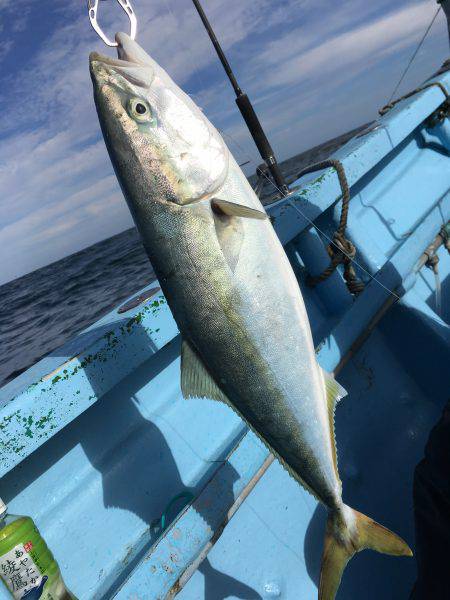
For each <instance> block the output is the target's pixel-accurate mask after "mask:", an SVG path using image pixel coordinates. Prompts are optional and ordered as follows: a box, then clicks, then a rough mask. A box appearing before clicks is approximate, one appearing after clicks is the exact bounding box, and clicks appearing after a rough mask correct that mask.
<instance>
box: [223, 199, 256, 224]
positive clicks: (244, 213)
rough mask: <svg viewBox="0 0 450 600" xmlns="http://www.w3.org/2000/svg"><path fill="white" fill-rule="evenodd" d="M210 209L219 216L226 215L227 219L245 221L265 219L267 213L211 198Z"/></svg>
mask: <svg viewBox="0 0 450 600" xmlns="http://www.w3.org/2000/svg"><path fill="white" fill-rule="evenodd" d="M211 208H212V209H213V210H214V211H215V212H218V213H219V214H220V213H221V214H224V215H227V216H228V217H244V218H247V219H260V220H263V219H267V218H268V217H267V213H266V212H265V211H264V210H257V209H256V208H250V207H249V206H244V205H243V204H236V203H235V202H229V201H228V200H221V199H220V198H213V199H212V200H211Z"/></svg>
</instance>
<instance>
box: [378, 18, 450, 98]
mask: <svg viewBox="0 0 450 600" xmlns="http://www.w3.org/2000/svg"><path fill="white" fill-rule="evenodd" d="M441 8H442V6H439V8H438V9H437V11H436V12H435V14H434V17H433V18H432V19H431V22H430V24H429V25H428V27H427V29H426V30H425V33H424V34H423V36H422V39H421V40H420V42H419V43H418V45H417V48H416V49H415V50H414V52H413V54H412V56H411V58H410V59H409V62H408V64H407V65H406V68H405V70H404V71H403V73H402V76H401V77H400V79H399V80H398V83H397V85H396V86H395V88H394V91H393V92H392V94H391V97H390V98H389V100H388V102H387V104H390V103H391V102H392V99H393V97H394V96H395V94H396V92H397V90H398V88H399V87H400V86H401V84H402V81H403V80H404V78H405V76H406V73H407V72H408V71H409V68H410V67H411V65H412V64H413V62H414V59H415V58H416V56H417V54H418V52H419V50H420V49H421V48H422V44H423V43H424V41H425V38H426V37H427V35H428V34H429V32H430V29H431V28H432V27H433V24H434V22H435V21H436V18H437V16H438V14H439V11H440V10H441Z"/></svg>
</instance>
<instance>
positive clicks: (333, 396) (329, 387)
mask: <svg viewBox="0 0 450 600" xmlns="http://www.w3.org/2000/svg"><path fill="white" fill-rule="evenodd" d="M322 375H323V379H324V383H325V390H326V398H327V409H328V419H329V421H330V437H331V451H332V453H333V464H334V470H335V473H336V477H337V478H338V479H339V482H340V478H339V472H338V464H337V451H336V439H335V435H334V413H335V410H336V404H337V403H338V402H339V400H342V398H344V396H346V395H347V392H346V390H345V389H344V388H343V387H342V386H341V384H340V383H338V382H337V381H336V379H335V378H334V376H333V374H332V373H328V371H325V370H323V369H322Z"/></svg>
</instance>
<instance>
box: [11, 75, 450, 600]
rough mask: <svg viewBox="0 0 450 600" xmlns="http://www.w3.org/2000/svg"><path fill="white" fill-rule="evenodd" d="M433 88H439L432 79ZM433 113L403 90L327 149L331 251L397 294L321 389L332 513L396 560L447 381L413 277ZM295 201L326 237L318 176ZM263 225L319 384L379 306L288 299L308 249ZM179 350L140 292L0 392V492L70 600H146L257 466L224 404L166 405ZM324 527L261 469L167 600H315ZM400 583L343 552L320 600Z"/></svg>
mask: <svg viewBox="0 0 450 600" xmlns="http://www.w3.org/2000/svg"><path fill="white" fill-rule="evenodd" d="M440 80H441V81H442V82H443V83H444V84H445V85H446V86H447V88H449V87H450V76H449V75H443V76H441V77H440ZM443 99H444V96H443V94H442V92H441V90H439V89H438V88H437V87H434V88H430V89H427V90H426V91H424V92H421V93H420V94H418V95H417V96H414V97H412V98H410V99H408V100H406V101H404V102H402V103H400V104H399V105H398V106H397V107H396V108H394V109H393V110H392V111H391V112H390V113H388V114H387V115H386V116H385V117H384V118H382V119H381V120H380V122H379V125H378V127H376V128H375V129H372V130H370V131H368V132H367V133H366V134H365V135H362V136H361V135H360V136H359V137H357V138H355V139H354V140H352V141H350V142H349V143H348V144H347V145H346V146H345V147H344V148H342V149H341V150H340V151H339V152H338V153H337V157H338V158H339V159H340V160H342V162H343V163H344V165H345V168H346V171H347V174H348V178H349V181H350V183H351V191H352V202H351V208H350V213H349V227H348V235H349V237H350V238H351V239H352V240H353V242H354V243H355V245H356V246H357V248H358V255H357V257H358V261H359V262H360V263H361V264H362V265H363V267H364V269H365V270H367V271H368V272H369V273H371V274H372V275H374V276H376V278H377V279H378V280H379V282H381V283H383V285H385V286H386V287H388V288H390V289H395V290H396V292H397V293H398V294H399V295H400V296H401V297H402V299H401V302H399V303H398V304H397V305H395V306H394V307H393V308H391V309H390V310H389V311H388V313H387V314H386V315H385V316H384V317H383V319H382V320H381V321H380V323H379V324H378V325H377V327H376V328H375V330H374V331H373V332H372V335H371V336H370V338H369V339H368V340H367V341H366V342H365V343H364V345H363V346H362V347H361V349H360V350H359V351H358V352H357V353H356V354H355V356H354V357H353V358H352V359H351V360H350V361H349V362H348V363H347V364H346V366H345V367H344V369H343V370H342V372H341V373H340V375H339V380H340V382H341V383H342V384H343V385H344V386H345V387H346V389H347V390H348V392H349V396H348V397H347V398H346V399H345V401H343V402H342V403H341V404H340V406H339V408H338V410H337V413H336V429H337V431H336V435H337V441H338V452H339V465H340V472H341V477H342V480H343V483H344V498H345V500H346V502H347V503H349V504H351V505H352V506H354V507H355V508H357V509H359V510H362V511H363V512H365V513H366V514H369V515H370V516H371V517H373V518H376V519H377V520H379V521H380V522H382V523H383V524H384V525H386V526H388V527H390V528H392V529H393V530H394V531H396V532H398V533H399V534H400V535H402V536H403V537H405V539H407V540H408V542H410V543H411V544H413V542H414V536H413V519H412V499H411V484H412V476H413V470H414V466H415V464H416V463H417V462H418V461H419V460H420V457H421V455H422V452H423V446H424V443H425V441H426V439H427V436H428V433H429V430H430V428H431V426H432V425H433V424H434V422H435V421H436V420H437V418H438V416H439V414H440V410H441V408H442V406H443V403H444V402H445V401H446V400H447V399H448V389H449V383H450V381H449V374H448V369H447V368H446V366H447V365H448V364H449V359H450V344H449V342H450V332H449V322H450V312H449V310H450V309H449V306H450V302H449V299H450V287H449V286H450V284H449V282H450V260H449V256H448V254H447V252H446V250H445V249H444V248H441V249H440V250H439V253H438V254H439V257H440V259H441V260H440V267H439V268H440V277H441V281H442V307H443V310H442V313H441V315H437V314H436V311H435V308H436V304H435V296H434V293H435V292H434V286H435V282H434V276H433V274H432V273H431V271H429V270H428V269H426V268H423V269H421V270H420V271H419V272H417V270H416V268H415V267H416V264H417V261H418V259H419V257H420V255H421V254H422V252H423V251H424V249H425V247H426V246H427V245H428V244H429V243H430V242H431V241H432V240H433V239H434V237H435V236H436V234H437V233H438V231H439V229H440V227H441V225H442V224H443V223H445V222H447V221H448V220H449V218H450V196H449V189H450V169H449V161H450V159H449V150H450V144H449V140H450V134H449V126H448V120H446V121H444V122H443V123H441V124H439V125H437V126H436V127H434V128H432V129H430V128H428V129H427V127H426V126H425V124H424V121H425V120H426V119H427V117H428V116H429V115H430V114H431V113H432V112H433V111H434V110H435V109H436V108H437V107H438V106H439V105H440V104H441V103H442V101H443ZM297 185H298V188H299V189H297V191H296V192H295V194H294V195H293V197H292V199H293V201H294V203H295V204H296V206H297V207H298V209H299V210H301V211H302V212H303V213H304V214H305V215H306V216H307V217H308V218H310V219H311V218H313V219H317V224H318V225H319V227H320V228H321V230H322V231H325V232H326V233H327V235H329V234H331V233H332V232H333V231H334V229H335V227H336V222H337V219H338V217H339V209H340V205H339V202H337V200H338V198H339V187H338V183H337V177H336V175H335V173H334V172H333V171H332V170H326V171H325V172H323V173H318V174H316V175H309V176H307V177H305V178H304V181H300V182H297ZM269 212H270V213H271V215H272V216H273V217H274V226H275V228H276V230H277V233H278V234H279V236H280V238H281V240H282V241H283V243H284V244H285V247H286V251H287V253H288V255H289V258H290V260H291V262H292V264H293V267H294V269H295V271H296V273H297V275H298V278H299V281H300V284H301V286H302V290H303V292H304V297H305V301H306V304H307V308H308V313H309V316H310V321H311V326H312V329H313V334H314V338H315V342H316V345H317V350H318V357H319V361H320V362H321V364H322V365H323V366H324V367H325V368H327V369H329V370H331V369H334V368H335V367H336V365H337V364H338V363H339V362H340V360H341V359H342V358H343V357H344V356H345V355H346V354H347V353H348V351H349V350H350V349H351V347H352V344H353V343H354V341H355V339H356V338H357V337H358V336H360V335H361V334H363V333H364V331H365V330H366V328H367V326H368V324H369V323H370V321H371V320H372V319H373V317H374V316H375V315H376V313H377V312H378V311H379V310H380V309H381V308H382V307H383V305H384V304H385V302H386V300H387V299H388V297H389V293H388V292H386V290H385V289H383V288H382V287H381V286H380V285H379V284H378V283H377V282H375V281H373V280H371V279H370V277H369V276H368V275H367V273H365V272H364V271H361V272H360V273H359V275H361V277H362V278H363V279H364V280H366V282H367V287H366V290H365V291H364V292H363V294H361V296H360V297H359V298H358V299H357V300H353V299H352V298H351V297H350V296H349V294H348V292H347V290H346V288H345V285H344V283H343V281H342V278H341V276H340V275H339V274H335V275H333V277H332V278H330V280H329V281H327V282H326V283H324V284H322V285H320V286H318V287H317V288H316V289H314V290H312V289H310V288H308V287H307V286H305V285H304V278H305V274H306V270H309V271H310V272H312V273H318V272H320V271H321V269H322V268H323V267H324V266H325V265H326V264H327V254H326V249H325V245H324V243H323V242H324V240H323V238H322V236H321V235H319V234H318V233H317V232H316V231H315V230H313V229H311V227H310V224H309V222H308V220H307V219H305V218H303V217H302V216H301V215H300V214H298V212H297V211H295V210H294V209H293V208H292V207H291V206H290V205H289V204H287V203H286V202H285V201H281V202H279V203H277V204H276V205H274V206H272V207H271V208H270V209H269ZM325 242H326V240H325ZM154 286H155V284H152V285H151V286H150V287H154ZM179 344H180V340H179V337H178V332H177V329H176V326H175V323H174V321H173V319H172V316H171V314H170V311H169V310H168V308H167V304H166V303H165V300H164V298H163V296H162V295H161V294H160V293H158V292H157V293H156V294H155V296H153V297H152V298H151V299H150V300H149V301H148V302H147V304H146V305H145V306H141V307H138V308H137V309H134V310H133V311H130V312H129V313H125V314H123V315H119V314H117V312H116V311H114V312H113V313H111V314H109V315H107V316H105V317H104V318H103V319H102V320H101V321H99V322H97V323H95V324H94V325H93V326H91V327H90V328H89V329H88V330H86V331H85V332H83V333H82V334H80V335H79V336H78V337H77V338H76V339H74V340H73V341H72V342H71V343H70V344H68V345H66V346H64V347H63V348H60V349H58V350H56V351H55V352H53V353H52V355H51V356H49V357H47V358H46V359H44V360H43V361H40V363H38V364H37V365H35V366H34V367H33V368H32V369H30V370H29V371H27V372H26V373H24V374H23V375H21V376H20V377H19V378H17V379H16V380H15V381H13V382H11V383H10V384H8V385H7V386H5V387H4V388H3V389H2V390H0V449H1V458H0V471H1V475H2V482H1V496H2V497H3V498H4V499H5V500H6V501H8V502H9V504H10V508H11V511H12V512H15V513H17V514H27V515H31V516H32V517H33V518H34V519H35V521H36V523H37V524H38V526H39V528H40V529H41V531H42V533H43V535H44V537H45V538H46V540H47V542H48V544H49V546H50V547H51V548H52V550H53V551H54V553H55V556H56V558H57V559H58V561H59V563H60V566H61V568H62V571H63V573H64V577H65V579H66V581H67V584H68V585H69V587H70V588H71V589H72V590H73V591H74V593H76V594H77V596H78V597H79V598H81V599H83V600H84V599H90V598H110V597H113V596H115V595H117V597H119V598H124V599H125V598H164V597H165V596H166V595H167V593H168V591H169V589H170V588H171V587H172V586H173V585H174V584H175V583H176V582H177V580H178V578H179V577H180V576H182V574H183V573H184V572H185V570H186V568H188V567H189V565H190V564H192V562H193V561H194V560H196V558H197V557H198V556H199V555H200V553H201V552H202V551H203V550H204V548H205V545H206V546H207V547H208V544H209V543H211V540H212V539H213V538H214V536H215V535H217V532H218V531H220V528H221V524H222V523H223V522H224V518H225V516H226V513H227V511H228V510H229V509H230V507H231V506H232V505H233V503H234V502H235V501H236V498H238V496H239V494H240V493H242V490H244V489H245V487H246V485H248V483H249V481H251V479H252V477H253V476H254V474H255V473H256V472H257V471H258V469H260V468H261V466H262V465H263V464H264V461H265V460H266V458H267V456H268V453H267V450H266V449H265V448H264V447H263V446H262V445H261V443H260V442H259V441H258V440H257V439H256V438H255V437H254V436H253V434H250V433H248V432H247V430H246V428H245V426H244V425H243V424H242V423H241V421H240V420H239V418H238V417H237V416H236V415H235V414H234V413H233V412H232V411H231V410H230V409H228V408H227V407H226V406H222V405H221V404H220V403H218V402H212V401H208V400H190V401H185V400H183V399H182V398H181V394H180V389H179ZM180 492H189V493H190V494H193V496H194V497H195V500H194V502H193V504H192V506H190V507H187V508H186V509H185V510H184V511H182V513H181V515H180V516H179V517H177V512H178V511H180V510H181V509H182V505H180V506H176V505H175V506H174V507H172V509H171V511H170V514H168V515H167V517H168V520H169V521H172V524H171V525H170V527H169V528H168V530H167V531H166V532H165V533H164V534H162V533H161V531H160V528H159V526H158V523H159V519H160V517H161V514H162V513H163V512H164V510H165V507H166V506H167V505H168V503H169V502H170V500H171V498H173V497H174V496H176V495H177V494H179V493H180ZM323 531H324V514H323V511H322V510H321V509H320V508H319V507H317V503H316V502H315V500H314V499H313V498H312V497H311V496H309V495H308V494H307V493H306V492H305V491H304V490H303V489H302V488H301V487H300V486H299V485H298V484H297V483H296V482H294V481H293V480H292V479H291V478H289V476H288V475H287V473H286V472H285V471H284V470H283V469H282V468H281V467H280V466H279V465H278V463H273V464H272V465H271V466H270V468H269V469H268V471H267V472H266V474H265V475H264V476H263V477H262V478H261V480H260V481H259V483H258V484H257V485H256V487H255V489H254V490H253V491H252V492H251V494H250V495H249V497H248V498H247V499H246V500H245V501H244V503H243V504H242V506H241V507H240V508H239V510H238V511H237V513H236V514H235V515H234V517H233V518H232V520H231V521H230V522H229V523H228V524H227V525H226V527H225V529H224V531H223V533H222V535H221V536H220V538H219V539H218V541H216V543H215V544H214V545H213V547H212V550H211V551H210V552H209V554H208V557H207V559H206V560H204V561H203V562H201V564H200V566H199V568H198V570H196V571H195V572H194V574H193V575H192V577H191V579H190V580H189V581H188V582H187V584H186V585H185V587H184V588H183V589H182V590H181V591H180V593H179V597H180V598H182V599H183V600H199V599H201V598H205V599H206V600H217V599H219V598H220V599H222V598H268V599H270V598H287V599H292V598H298V597H300V598H314V597H315V594H316V584H317V578H318V573H319V566H320V556H321V549H322V540H323ZM414 576H415V564H414V561H413V560H407V559H393V558H389V557H384V556H380V555H376V554H375V553H370V552H366V553H362V554H361V555H359V556H358V557H357V558H355V559H354V560H353V561H352V563H351V565H350V566H349V568H348V570H347V571H346V573H345V577H344V580H343V583H342V586H341V590H340V593H339V596H338V598H339V599H340V600H344V599H348V600H351V599H354V598H367V599H369V600H371V599H373V600H375V599H376V600H379V598H383V599H392V600H394V599H395V600H397V599H399V598H407V597H408V593H409V590H410V588H411V585H412V582H413V580H414ZM3 597H6V596H5V592H4V591H3V590H0V598H3Z"/></svg>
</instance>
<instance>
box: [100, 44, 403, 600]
mask: <svg viewBox="0 0 450 600" xmlns="http://www.w3.org/2000/svg"><path fill="white" fill-rule="evenodd" d="M116 42H117V44H118V47H117V52H118V57H117V58H110V57H107V56H103V55H101V54H98V53H91V55H90V72H91V78H92V81H93V88H94V100H95V105H96V109H97V114H98V117H99V122H100V126H101V129H102V132H103V137H104V140H105V144H106V147H107V149H108V152H109V156H110V159H111V162H112V164H113V167H114V170H115V173H116V175H117V178H118V181H119V183H120V186H121V188H122V191H123V194H124V196H125V199H126V201H127V203H128V206H129V209H130V211H131V214H132V216H133V218H134V221H135V223H136V226H137V228H138V231H139V233H140V235H141V238H142V241H143V244H144V247H145V249H146V252H147V254H148V257H149V259H150V261H151V264H152V266H153V269H154V271H155V273H156V275H157V278H158V280H159V284H160V286H161V288H162V290H163V292H164V294H165V297H166V299H167V302H168V304H169V307H170V309H171V311H172V314H173V316H174V319H175V321H176V323H177V326H178V328H179V331H180V333H181V336H182V345H181V378H180V379H181V391H182V394H183V396H184V397H185V398H210V399H212V400H218V401H222V402H225V403H226V404H228V405H229V406H231V407H232V408H233V409H234V410H235V411H236V412H237V413H238V414H239V415H240V417H241V418H242V419H243V420H244V421H245V422H246V423H247V424H248V426H249V427H250V428H251V429H252V430H253V431H254V432H255V433H256V434H257V435H258V436H259V437H260V438H261V439H262V440H263V442H264V443H265V444H266V445H267V447H268V448H269V450H270V451H271V452H272V453H273V454H274V455H275V456H276V457H277V458H278V459H279V461H280V462H281V464H282V465H283V466H284V467H285V468H286V469H287V470H288V472H289V473H290V475H291V476H292V477H294V478H295V479H296V480H297V481H298V482H299V483H300V484H301V485H302V486H304V487H305V488H306V490H308V491H309V492H311V493H312V494H313V495H314V497H315V498H317V500H319V501H320V502H321V503H322V504H323V505H324V506H325V507H326V509H327V510H328V519H327V524H326V531H325V540H324V549H323V556H322V567H321V575H320V583H319V589H318V597H319V599H320V600H332V599H333V598H335V596H336V593H337V590H338V587H339V584H340V581H341V577H342V574H343V571H344V568H345V566H346V565H347V563H348V561H349V560H350V558H351V557H352V556H353V555H354V554H355V553H356V552H359V551H360V550H363V549H365V548H370V549H373V550H377V551H378V552H383V553H386V554H392V555H397V556H411V555H412V552H411V550H410V548H409V547H408V545H407V544H406V542H405V541H403V540H402V539H401V538H400V537H399V536H397V535H396V534H395V533H393V532H391V531H389V530H388V529H386V528H384V527H383V526H382V525H380V524H378V523H377V522H375V521H373V520H372V519H370V518H369V517H367V516H365V515H364V514H362V513H360V512H358V511H356V510H354V509H352V508H351V507H349V506H347V505H346V504H344V502H343V499H342V484H341V480H340V478H339V472H338V467H337V454H336V444H335V436H334V412H335V405H336V403H337V402H338V400H340V399H341V398H342V397H343V396H344V395H345V394H346V392H345V390H344V389H343V388H342V387H341V385H340V384H339V383H338V382H337V381H336V380H335V378H334V377H333V375H332V374H330V373H327V372H325V371H324V370H323V369H322V368H321V367H320V365H319V364H318V362H317V359H316V354H315V349H314V344H313V340H312V335H311V330H310V325H309V320H308V315H307V312H306V308H305V304H304V301H303V298H302V294H301V291H300V287H299V285H298V281H297V279H296V277H295V275H294V272H293V270H292V267H291V264H290V262H289V260H288V258H287V256H286V254H285V251H284V249H283V246H282V245H281V243H280V241H279V239H278V237H277V235H276V233H275V231H274V229H273V226H272V224H271V222H270V220H269V219H268V217H267V213H266V212H265V210H264V207H263V206H262V204H261V202H260V201H259V199H258V198H257V196H256V195H255V193H254V191H253V189H252V188H251V186H250V184H249V182H248V181H247V179H246V177H245V175H244V174H243V172H242V171H241V169H240V168H239V166H238V164H237V163H236V161H235V159H234V158H233V156H232V154H231V152H230V151H229V149H228V148H227V146H226V144H225V143H224V141H223V139H222V136H221V135H220V134H219V132H218V131H217V130H216V128H215V127H214V126H213V125H212V124H211V122H210V121H209V120H208V119H207V117H206V116H205V114H204V113H203V112H202V111H201V110H200V108H199V107H198V106H197V105H196V104H195V102H194V101H193V100H192V99H191V98H190V97H189V96H188V95H187V94H186V93H184V92H183V91H182V89H181V88H180V87H178V86H177V85H176V83H175V82H174V81H173V80H172V79H171V78H170V76H169V75H168V74H167V73H166V72H165V71H164V69H163V68H162V67H161V66H160V65H159V64H158V63H157V62H156V61H155V60H153V59H152V58H151V57H150V56H149V55H148V54H147V53H146V52H145V50H144V49H143V48H141V46H140V45H139V44H138V43H137V42H136V41H134V40H132V39H131V38H130V37H129V36H127V35H126V34H124V33H118V34H116Z"/></svg>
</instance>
